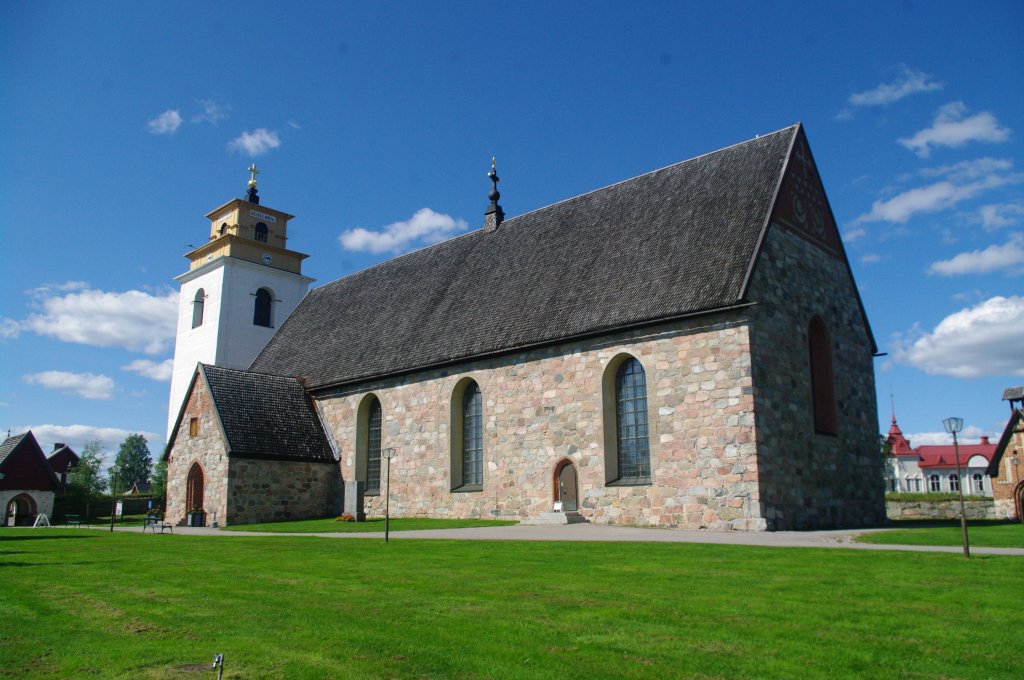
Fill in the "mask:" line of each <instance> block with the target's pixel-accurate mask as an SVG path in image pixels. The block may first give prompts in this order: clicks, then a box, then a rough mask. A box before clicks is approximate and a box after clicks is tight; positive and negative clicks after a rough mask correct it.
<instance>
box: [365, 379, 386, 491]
mask: <svg viewBox="0 0 1024 680" xmlns="http://www.w3.org/2000/svg"><path fill="white" fill-rule="evenodd" d="M381 419H382V417H381V410H380V401H378V400H377V398H376V397H373V401H372V402H370V404H369V411H368V412H367V417H366V492H367V493H380V429H381Z"/></svg>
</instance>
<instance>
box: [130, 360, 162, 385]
mask: <svg viewBox="0 0 1024 680" xmlns="http://www.w3.org/2000/svg"><path fill="white" fill-rule="evenodd" d="M173 367H174V359H165V360H163V361H161V362H159V363H157V362H155V361H150V360H149V359H136V360H135V361H133V362H131V363H129V364H126V365H124V366H122V367H121V368H122V369H123V370H125V371H132V372H133V373H138V374H139V375H141V376H145V377H146V378H150V379H151V380H159V381H161V382H170V381H171V369H172V368H173Z"/></svg>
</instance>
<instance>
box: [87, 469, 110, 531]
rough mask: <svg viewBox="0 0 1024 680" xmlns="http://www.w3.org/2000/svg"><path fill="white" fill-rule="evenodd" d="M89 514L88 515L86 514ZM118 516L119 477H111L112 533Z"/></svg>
mask: <svg viewBox="0 0 1024 680" xmlns="http://www.w3.org/2000/svg"><path fill="white" fill-rule="evenodd" d="M86 514H88V513H86ZM116 516H117V475H116V474H115V475H110V531H111V532H113V531H114V517H116Z"/></svg>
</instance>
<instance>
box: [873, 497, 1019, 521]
mask: <svg viewBox="0 0 1024 680" xmlns="http://www.w3.org/2000/svg"><path fill="white" fill-rule="evenodd" d="M885 514H886V515H887V516H888V517H889V519H893V520H912V519H921V520H931V519H960V501H958V500H956V501H886V502H885ZM964 514H965V515H967V519H1005V518H1006V516H1005V515H1000V514H999V508H997V507H996V504H995V502H994V501H993V500H992V499H991V498H984V499H975V498H964Z"/></svg>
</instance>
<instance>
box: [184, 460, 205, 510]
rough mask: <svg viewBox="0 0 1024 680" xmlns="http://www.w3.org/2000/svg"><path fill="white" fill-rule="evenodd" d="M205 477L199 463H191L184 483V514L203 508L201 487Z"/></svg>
mask: <svg viewBox="0 0 1024 680" xmlns="http://www.w3.org/2000/svg"><path fill="white" fill-rule="evenodd" d="M205 480H206V476H205V475H204V474H203V468H202V466H200V465H199V463H192V467H191V468H189V470H188V477H187V479H186V481H185V512H192V511H193V510H197V509H201V508H202V507H203V486H204V482H205Z"/></svg>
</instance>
